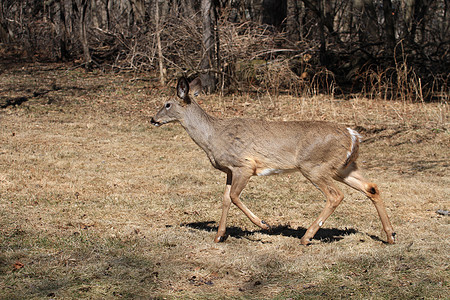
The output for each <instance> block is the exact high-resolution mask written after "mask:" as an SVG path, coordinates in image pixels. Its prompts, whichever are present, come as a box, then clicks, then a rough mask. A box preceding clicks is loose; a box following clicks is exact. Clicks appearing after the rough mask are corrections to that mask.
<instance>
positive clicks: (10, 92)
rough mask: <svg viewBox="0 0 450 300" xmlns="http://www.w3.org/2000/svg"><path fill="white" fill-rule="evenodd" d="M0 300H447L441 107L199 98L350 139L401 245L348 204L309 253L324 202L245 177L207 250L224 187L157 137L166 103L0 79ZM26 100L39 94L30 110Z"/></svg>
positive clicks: (89, 80)
mask: <svg viewBox="0 0 450 300" xmlns="http://www.w3.org/2000/svg"><path fill="white" fill-rule="evenodd" d="M0 82H1V88H0V102H1V103H0V105H3V104H4V103H8V101H9V102H11V100H14V99H18V98H20V97H26V101H24V102H23V103H22V104H21V105H20V106H9V107H7V108H3V109H1V112H0V126H1V131H0V143H1V147H0V214H1V215H0V278H1V279H0V298H5V299H14V298H17V299H19V298H46V297H51V298H57V299H58V298H77V299H78V298H89V299H103V298H135V297H142V298H152V297H156V298H200V299H206V298H258V299H261V298H275V299H285V298H295V299H302V298H319V297H325V298H357V299H361V298H364V299H379V298H390V299H406V298H421V297H423V298H427V299H436V298H447V297H448V294H449V269H448V268H449V266H448V261H449V233H450V232H449V219H448V217H447V216H440V215H438V214H436V213H435V211H436V210H437V209H446V210H448V209H449V208H450V207H449V206H450V205H449V202H448V195H449V194H450V193H449V186H450V182H449V181H450V180H449V178H450V177H449V171H448V167H449V163H448V158H449V156H450V155H449V154H450V153H449V152H450V151H449V147H448V146H449V144H450V139H449V128H448V105H447V103H430V104H426V103H410V102H405V101H400V102H395V101H390V102H386V101H381V100H380V101H369V100H366V99H362V98H354V99H351V100H348V101H340V100H335V99H330V98H325V97H315V98H305V99H299V98H292V97H277V98H274V97H270V95H268V96H267V97H264V98H251V97H237V96H236V97H233V96H230V97H225V98H217V97H202V98H201V100H202V105H203V107H205V108H206V109H207V110H208V111H211V112H212V113H213V114H215V115H225V116H235V115H239V116H246V117H247V116H248V117H264V118H267V119H289V120H290V119H326V120H334V121H336V122H340V123H345V124H348V125H351V126H359V130H360V131H361V132H362V133H363V134H364V136H365V138H366V141H365V142H364V143H363V145H362V149H361V152H362V154H361V157H360V163H361V165H362V167H363V168H364V169H365V173H366V174H367V176H368V177H369V178H371V179H372V180H373V181H375V182H377V183H378V184H379V186H380V188H381V189H382V195H383V197H384V199H385V202H386V205H387V207H388V213H389V214H390V216H391V220H392V222H393V225H394V227H395V229H396V231H397V233H398V238H399V241H398V244H396V245H392V246H390V245H386V244H384V243H383V242H382V241H381V240H380V239H382V240H384V239H385V236H384V233H383V232H382V229H381V224H380V222H379V219H378V217H377V215H376V212H375V208H374V207H373V206H372V204H371V203H370V202H369V201H368V200H366V199H365V198H364V197H363V196H362V195H360V194H358V193H357V192H354V191H352V190H350V189H347V188H344V190H345V192H346V198H345V200H344V202H343V204H342V205H341V206H340V207H339V208H338V209H337V211H336V212H335V213H334V214H333V215H332V216H331V217H330V218H329V220H327V222H326V223H325V225H324V227H323V228H322V229H321V230H320V231H319V232H318V235H317V236H316V239H315V240H314V241H313V245H311V246H309V247H304V246H301V245H300V243H299V242H300V240H299V239H300V237H301V236H302V235H303V233H304V232H305V230H306V228H307V227H308V226H309V225H310V224H311V223H312V221H313V220H314V218H315V217H316V216H317V215H318V214H319V212H320V210H321V209H322V207H323V205H324V202H323V200H322V195H321V194H320V193H319V192H318V191H316V190H315V189H314V188H313V187H312V185H310V184H309V183H307V182H306V180H305V179H304V178H302V177H301V176H300V175H296V174H294V175H290V176H273V177H265V178H254V179H253V180H252V181H251V183H250V184H249V186H248V187H247V188H246V189H245V190H244V193H243V200H244V202H245V203H246V204H248V206H249V207H250V208H252V210H253V211H254V212H255V213H257V214H258V215H259V216H262V217H264V219H265V220H267V221H268V222H269V223H271V224H272V225H275V226H278V227H277V228H276V230H275V231H274V232H272V233H266V232H262V231H259V230H258V229H257V228H255V227H254V226H253V225H252V224H251V223H250V221H249V220H247V218H246V217H245V216H244V215H243V214H242V213H241V212H240V211H238V210H237V209H236V208H233V209H231V211H230V217H229V222H228V226H229V233H230V237H229V238H228V240H227V241H226V242H225V243H223V244H214V243H213V242H212V240H213V237H214V234H215V229H216V226H217V223H216V222H217V221H218V219H219V216H220V204H221V203H220V201H221V195H222V189H223V188H224V183H225V177H224V175H223V174H221V173H220V172H218V171H215V170H214V169H213V168H212V167H211V166H210V165H209V162H208V160H207V158H206V157H205V155H204V154H203V153H202V151H201V150H200V149H199V148H198V147H197V146H196V145H195V144H194V143H193V142H192V141H191V140H190V139H189V137H188V136H187V135H186V133H185V132H184V131H183V130H182V128H181V127H180V126H177V125H166V126H164V127H161V128H154V127H151V126H150V124H149V117H150V116H151V115H152V114H153V112H154V111H155V110H156V108H157V107H158V106H159V105H160V104H161V102H162V101H163V100H164V98H165V97H166V96H164V95H169V94H171V93H172V91H171V90H168V89H167V90H158V89H153V88H150V87H149V86H150V84H149V83H148V82H145V81H142V80H136V78H133V77H130V76H126V75H116V76H104V75H101V74H89V75H86V74H84V73H81V72H79V71H77V70H71V71H66V69H65V68H64V66H59V65H54V66H51V65H47V66H40V65H24V66H23V68H21V67H10V68H9V69H8V70H7V71H5V72H3V74H1V75H0ZM33 93H34V97H33Z"/></svg>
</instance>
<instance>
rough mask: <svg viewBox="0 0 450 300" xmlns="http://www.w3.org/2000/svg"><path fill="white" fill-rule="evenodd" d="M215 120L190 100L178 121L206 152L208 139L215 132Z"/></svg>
mask: <svg viewBox="0 0 450 300" xmlns="http://www.w3.org/2000/svg"><path fill="white" fill-rule="evenodd" d="M215 121H216V118H214V117H212V116H210V115H209V114H207V113H206V112H205V111H204V110H203V109H202V108H201V107H200V106H199V105H198V104H197V103H196V102H194V101H192V103H191V104H190V105H189V106H188V107H187V108H186V112H185V114H184V116H183V118H182V119H181V120H180V123H181V126H183V127H184V129H186V131H187V133H188V134H189V136H190V137H191V138H192V140H194V142H195V143H196V144H197V145H199V146H200V147H201V148H202V149H203V150H205V151H206V152H208V150H209V146H208V145H209V142H208V140H209V139H210V138H211V136H212V135H213V134H214V132H215V129H214V123H215Z"/></svg>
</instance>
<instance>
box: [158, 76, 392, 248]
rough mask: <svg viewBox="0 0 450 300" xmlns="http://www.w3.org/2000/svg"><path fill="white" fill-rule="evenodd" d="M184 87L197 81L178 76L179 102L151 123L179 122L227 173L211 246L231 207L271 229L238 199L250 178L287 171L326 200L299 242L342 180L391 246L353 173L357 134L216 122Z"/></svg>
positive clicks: (369, 190) (387, 227)
mask: <svg viewBox="0 0 450 300" xmlns="http://www.w3.org/2000/svg"><path fill="white" fill-rule="evenodd" d="M189 89H191V90H192V89H195V90H197V91H198V90H199V89H201V83H200V82H199V81H198V80H195V82H194V81H193V82H192V83H191V86H189V84H188V82H187V80H186V79H185V78H180V80H179V81H178V85H177V94H178V97H179V98H180V99H181V100H182V102H179V101H177V100H176V99H172V100H169V101H168V102H166V103H165V104H164V106H163V107H162V108H161V110H160V111H159V112H158V113H157V114H156V116H155V117H154V118H152V120H151V123H152V124H154V125H156V126H160V125H162V124H165V123H168V122H173V121H178V122H180V123H181V125H182V126H183V127H184V129H186V131H187V132H188V134H189V135H190V137H191V138H192V139H193V140H194V142H195V143H196V144H197V145H199V146H200V147H201V148H202V149H203V150H204V151H205V152H206V155H207V156H208V158H209V160H210V161H211V164H212V165H213V166H214V167H215V168H216V169H219V170H221V171H222V172H224V173H226V174H227V181H226V188H225V193H224V198H223V204H222V216H221V218H220V223H219V229H218V231H217V234H216V237H215V239H214V241H215V242H221V241H224V240H225V230H226V219H227V215H228V210H229V208H230V205H231V203H234V204H235V205H236V206H237V207H239V208H240V209H241V210H242V211H243V212H244V214H245V215H246V216H247V217H248V218H249V219H250V220H251V221H252V222H253V223H254V224H255V225H257V226H259V227H261V228H263V229H270V227H269V226H268V224H266V223H265V222H264V221H262V220H261V219H260V218H258V217H257V216H256V215H255V214H253V213H252V212H251V211H250V210H249V209H248V208H247V207H246V206H245V205H244V204H243V203H242V202H241V200H240V199H239V196H240V194H241V192H242V190H243V189H244V187H245V186H246V184H247V182H248V181H249V179H250V177H251V176H254V175H260V176H262V175H271V174H279V173H284V172H292V171H299V172H301V173H302V174H303V175H304V176H305V177H306V178H308V179H309V180H310V181H311V182H312V183H313V184H314V185H315V186H316V187H317V188H318V189H319V190H320V191H322V192H323V194H324V195H325V197H326V199H327V202H326V205H325V208H324V209H323V211H322V212H321V213H320V215H319V217H318V218H317V219H316V220H315V221H314V223H313V224H312V225H311V226H310V227H309V228H308V230H307V231H306V233H305V235H304V236H303V237H302V239H301V243H302V244H305V245H306V244H308V243H309V242H310V240H311V239H312V238H313V237H314V235H315V234H316V232H317V231H318V230H319V227H321V226H322V225H323V223H324V222H325V220H326V219H327V218H328V217H329V216H330V215H331V213H333V211H334V210H335V209H336V207H337V206H338V205H339V204H340V203H341V201H342V199H343V198H344V194H343V193H342V192H341V191H340V190H339V189H338V188H337V186H336V185H335V183H334V181H340V182H343V183H345V184H347V185H349V186H351V187H352V188H354V189H356V190H358V191H361V192H362V193H364V194H365V195H366V196H367V197H368V198H369V199H370V200H372V202H373V204H374V205H375V208H376V209H377V212H378V215H379V217H380V219H381V223H382V225H383V229H384V231H385V232H386V234H387V241H388V243H391V244H393V243H394V242H395V232H394V230H393V228H392V225H391V223H390V221H389V217H388V215H387V212H386V208H385V206H384V203H383V201H382V199H381V197H380V192H379V190H378V187H377V185H376V184H374V183H371V182H369V181H367V180H366V179H364V177H363V176H362V175H361V174H360V173H359V171H358V168H357V165H356V159H357V157H358V149H359V143H360V135H359V134H358V133H357V132H356V131H355V130H353V129H350V128H346V127H345V126H341V125H338V124H333V123H328V122H309V121H303V122H300V121H299V122H266V121H261V120H252V119H218V118H215V117H212V116H210V115H209V114H207V113H206V112H205V111H204V110H203V109H202V108H201V107H200V106H199V105H198V104H197V102H195V101H194V100H193V99H191V98H190V97H189Z"/></svg>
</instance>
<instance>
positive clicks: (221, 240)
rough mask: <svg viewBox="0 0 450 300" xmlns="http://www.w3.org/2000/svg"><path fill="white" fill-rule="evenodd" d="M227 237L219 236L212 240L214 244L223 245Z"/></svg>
mask: <svg viewBox="0 0 450 300" xmlns="http://www.w3.org/2000/svg"><path fill="white" fill-rule="evenodd" d="M227 237H228V236H227V235H219V236H216V237H215V238H214V243H223V242H225V240H226V239H227Z"/></svg>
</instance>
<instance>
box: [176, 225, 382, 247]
mask: <svg viewBox="0 0 450 300" xmlns="http://www.w3.org/2000/svg"><path fill="white" fill-rule="evenodd" d="M215 224H216V222H214V221H206V222H193V223H184V224H181V226H185V227H189V228H194V229H197V230H204V231H208V232H213V231H217V228H218V227H217V226H216V225H215ZM306 229H307V228H303V227H298V228H297V229H294V228H291V227H289V226H287V225H278V226H274V227H272V228H271V229H270V230H255V231H249V230H243V229H241V228H239V227H235V226H232V227H227V232H226V237H225V238H227V237H229V236H231V237H234V238H237V239H241V238H248V237H249V236H253V235H255V234H256V233H263V234H267V235H281V236H287V237H293V238H297V239H301V238H302V237H303V235H304V234H305V233H306ZM355 233H358V230H356V229H353V228H346V229H337V228H320V229H319V231H318V232H317V233H316V235H315V236H314V238H313V239H314V240H320V241H321V242H324V243H333V242H336V241H339V240H342V239H343V238H344V237H345V236H346V235H351V234H355ZM369 236H370V235H369ZM370 238H372V239H376V240H379V239H378V238H377V237H375V236H370Z"/></svg>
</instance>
